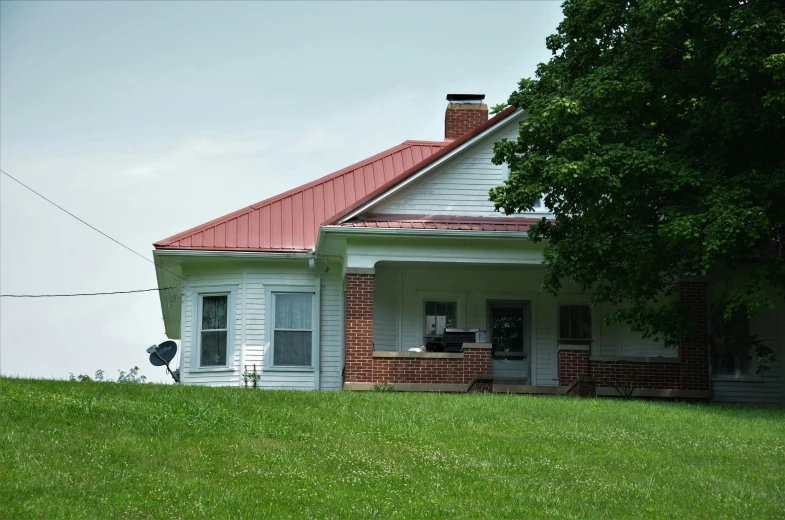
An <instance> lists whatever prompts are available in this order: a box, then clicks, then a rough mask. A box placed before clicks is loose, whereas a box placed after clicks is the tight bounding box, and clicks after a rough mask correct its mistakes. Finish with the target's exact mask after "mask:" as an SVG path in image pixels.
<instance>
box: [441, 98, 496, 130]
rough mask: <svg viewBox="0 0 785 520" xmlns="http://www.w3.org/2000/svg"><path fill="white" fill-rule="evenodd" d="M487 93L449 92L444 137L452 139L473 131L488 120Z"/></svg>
mask: <svg viewBox="0 0 785 520" xmlns="http://www.w3.org/2000/svg"><path fill="white" fill-rule="evenodd" d="M483 99H485V94H447V101H449V104H448V105H447V112H445V114H444V139H445V140H448V139H449V140H452V139H458V138H459V137H462V136H463V135H464V134H466V133H467V132H471V131H472V130H474V129H475V128H477V127H478V126H480V125H481V124H483V123H484V122H486V121H487V120H488V105H486V104H485V103H483V102H482V101H483Z"/></svg>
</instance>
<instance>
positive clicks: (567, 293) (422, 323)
mask: <svg viewBox="0 0 785 520" xmlns="http://www.w3.org/2000/svg"><path fill="white" fill-rule="evenodd" d="M542 275H543V267H542V266H541V265H536V264H518V265H514V264H511V263H469V262H465V263H459V262H443V261H435V262H422V261H416V262H412V261H395V260H382V261H379V262H376V263H375V264H374V267H373V268H367V267H364V268H351V267H349V268H347V271H346V352H345V356H346V359H345V370H344V388H345V389H347V390H372V389H373V388H374V385H377V384H379V383H387V384H389V385H392V386H393V388H394V389H395V390H399V391H440V392H473V391H494V392H503V393H533V394H567V395H608V396H613V395H621V392H623V391H624V390H623V389H624V388H627V387H630V386H632V387H634V388H633V390H632V391H633V395H637V396H642V397H654V398H681V399H705V398H708V397H709V392H708V367H707V365H706V363H705V361H704V360H702V359H700V357H701V356H702V355H705V353H706V350H705V348H704V346H700V347H698V350H697V351H696V350H695V349H694V348H693V349H691V348H689V346H685V347H687V348H684V347H683V348H681V349H667V348H665V347H663V346H662V344H660V343H657V342H655V341H653V340H651V339H644V338H641V337H640V335H639V334H636V333H633V332H632V331H630V330H629V329H628V328H626V327H624V326H620V325H618V324H615V325H611V326H605V325H603V323H602V315H603V314H604V313H605V312H606V311H607V310H608V309H604V308H593V307H590V306H589V305H588V301H589V296H588V295H586V294H581V293H580V291H578V290H577V289H576V288H570V287H565V290H564V291H563V292H562V293H560V294H559V295H558V296H552V295H549V294H546V293H544V292H541V291H540V290H539V289H540V283H541V280H542ZM700 286H705V284H700V283H698V287H697V289H698V292H700ZM685 287H691V290H692V291H693V292H691V293H690V294H689V295H686V296H689V297H692V298H693V299H694V298H695V295H694V294H693V293H694V290H695V289H696V286H688V285H685ZM698 296H700V295H698ZM697 305H698V306H700V305H701V303H700V302H698V303H697ZM453 329H459V330H460V332H461V333H463V334H464V335H465V336H466V335H467V333H468V335H469V336H471V335H474V337H473V338H471V339H468V337H467V340H466V341H464V342H462V343H461V346H460V348H459V349H455V348H447V349H446V348H444V342H443V338H444V337H445V336H446V335H447V334H446V333H449V332H450V331H451V330H453ZM440 343H441V345H440ZM701 352H702V353H703V354H702V353H701ZM696 356H697V358H696ZM702 371H705V372H706V373H705V377H704V374H702ZM704 379H705V381H704Z"/></svg>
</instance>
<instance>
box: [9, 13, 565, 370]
mask: <svg viewBox="0 0 785 520" xmlns="http://www.w3.org/2000/svg"><path fill="white" fill-rule="evenodd" d="M560 20H561V10H560V6H559V3H558V2H546V1H543V2H500V3H494V2H482V3H472V2H455V3H450V2H436V3H424V2H417V3H407V2H390V3H382V2H367V3H361V2H347V3H329V2H318V3H307V2H289V3H272V2H234V3H228V2H221V3H212V2H206V1H198V2H196V1H194V2H186V1H181V2H168V3H156V2H119V1H115V2H94V1H88V2H67V1H53V2H32V1H23V2H7V1H2V2H0V167H2V169H3V170H5V171H6V172H8V173H10V174H11V175H13V176H15V177H17V178H19V179H20V180H22V181H23V182H25V183H27V184H28V185H29V186H31V187H33V188H34V189H36V190H38V191H40V192H41V193H43V194H44V195H46V196H47V197H49V198H50V199H52V200H53V201H55V202H57V203H58V204H60V205H62V206H64V207H65V208H67V209H69V210H70V211H71V212H73V213H75V214H76V215H78V216H79V217H81V218H83V219H84V220H86V221H87V222H90V223H91V224H93V225H95V226H96V227H98V228H99V229H101V230H102V231H104V232H106V233H108V234H109V235H111V236H113V237H115V238H117V239H118V240H120V241H121V242H123V243H125V244H127V245H128V246H129V247H131V248H133V249H135V250H137V251H139V252H141V253H143V254H144V255H146V256H148V257H150V258H151V257H152V253H151V251H152V243H153V242H154V241H156V240H159V239H162V238H165V237H168V236H170V235H173V234H175V233H177V232H180V231H183V230H185V229H187V228H190V227H192V226H195V225H198V224H201V223H203V222H206V221H208V220H211V219H213V218H215V217H218V216H221V215H223V214H226V213H229V212H231V211H234V210H236V209H239V208H241V207H244V206H247V205H249V204H253V203H255V202H258V201H260V200H262V199H265V198H267V197H270V196H272V195H275V194H277V193H280V192H282V191H284V190H287V189H289V188H293V187H295V186H297V185H300V184H303V183H305V182H308V181H310V180H313V179H316V178H317V177H321V176H323V175H326V174H328V173H331V172H333V171H335V170H338V169H340V168H342V167H344V166H347V165H349V164H351V163H353V162H356V161H359V160H361V159H363V158H365V157H368V156H370V155H373V154H375V153H378V152H380V151H382V150H384V149H386V148H389V147H391V146H394V145H396V144H399V143H400V142H402V141H404V140H406V139H433V140H440V139H442V138H443V137H444V110H445V108H446V101H445V95H446V94H447V93H448V92H453V93H484V94H486V95H487V98H486V101H487V102H488V103H489V104H495V103H498V102H502V101H506V99H507V97H508V95H509V94H510V92H511V91H513V90H514V89H515V86H516V83H517V81H518V80H519V79H520V78H522V77H528V76H533V74H534V71H535V68H536V65H537V63H539V62H542V61H547V59H548V57H549V53H548V51H547V49H546V48H545V38H546V36H548V35H549V34H551V33H553V32H554V31H555V28H556V25H557V24H558V23H559V21H560ZM0 177H2V179H1V180H0V292H2V294H20V293H22V294H36V293H72V292H101V291H123V290H132V289H146V288H152V287H155V286H156V280H155V271H154V268H153V266H152V265H151V264H150V263H147V262H145V261H144V260H142V259H141V258H139V257H137V256H134V255H133V254H132V253H130V252H128V251H126V250H125V249H123V248H121V247H120V246H118V245H116V244H114V243H112V242H110V241H109V240H107V239H106V238H104V237H102V236H101V235H99V234H98V233H96V232H94V231H92V230H90V229H89V228H87V227H86V226H84V225H82V224H80V223H79V222H77V221H76V220H74V219H72V218H70V217H68V216H67V215H65V214H64V213H62V212H60V211H59V210H57V209H56V208H54V207H52V206H50V205H49V204H47V203H46V202H44V201H43V200H41V199H39V198H38V197H36V196H35V195H33V194H32V193H30V192H28V191H26V190H25V189H24V188H22V187H20V186H18V185H17V184H15V183H14V182H13V181H11V180H9V179H7V178H5V176H2V175H0ZM165 339H166V337H165V334H164V328H163V321H162V318H161V309H160V305H159V303H158V297H157V295H156V294H154V293H142V294H134V295H117V296H94V297H81V298H50V299H27V300H25V299H11V298H2V299H1V300H0V372H2V374H4V375H20V376H34V377H55V378H64V377H68V374H69V372H73V373H75V374H78V373H87V374H91V375H92V374H93V373H94V372H95V371H96V370H97V369H99V368H101V369H103V370H105V371H106V372H107V375H108V376H110V377H112V378H115V377H116V376H117V371H118V370H128V369H129V368H131V367H133V366H134V365H138V366H139V367H140V368H141V369H142V373H143V374H145V375H147V376H148V377H150V379H152V380H156V381H166V380H167V379H166V376H165V374H164V373H163V370H162V369H159V368H154V367H151V366H150V365H149V363H148V361H147V355H146V354H145V349H146V348H147V347H148V346H149V345H151V344H153V343H158V342H161V341H163V340H165Z"/></svg>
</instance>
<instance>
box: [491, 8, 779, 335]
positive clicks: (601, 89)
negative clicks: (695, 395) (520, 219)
mask: <svg viewBox="0 0 785 520" xmlns="http://www.w3.org/2000/svg"><path fill="white" fill-rule="evenodd" d="M784 6H785V2H781V1H780V2H777V1H772V0H768V1H766V0H748V1H738V0H737V1H732V0H717V1H711V2H709V1H705V0H637V1H635V0H632V1H627V2H620V1H616V0H567V1H566V2H565V3H564V4H563V9H564V15H565V18H564V20H563V21H562V23H561V24H560V25H559V27H558V32H557V33H556V34H554V35H551V36H550V37H548V39H547V46H548V48H549V49H550V50H551V51H552V58H551V59H550V61H549V62H548V63H545V64H540V66H539V67H538V69H537V73H536V78H535V79H523V80H521V81H520V83H519V88H518V90H517V91H516V92H514V93H513V94H512V95H511V96H510V99H509V104H511V105H514V106H517V107H520V108H523V109H525V110H526V112H527V116H526V117H525V119H524V120H523V122H522V124H521V127H520V133H519V137H518V139H517V141H512V140H510V141H502V142H500V143H497V145H496V155H495V159H494V161H495V162H496V163H497V164H500V163H502V162H507V163H509V164H510V168H511V174H510V177H509V181H508V182H507V183H506V184H505V185H504V186H502V187H499V188H496V189H493V190H491V199H492V200H493V201H494V203H495V204H496V207H497V209H502V210H504V211H505V212H506V213H508V214H509V213H515V212H519V211H528V210H531V209H532V207H533V203H534V201H535V199H537V198H539V197H540V196H541V194H545V199H544V202H545V205H546V206H547V207H548V208H549V209H550V211H551V212H552V213H553V215H554V216H555V219H554V221H548V220H542V221H541V222H539V223H538V224H536V225H535V226H534V227H533V228H532V230H531V233H530V236H531V238H532V239H533V240H535V241H541V240H544V241H547V246H546V249H545V264H546V276H545V279H544V286H545V288H546V289H548V290H550V291H551V292H556V291H557V290H558V289H559V288H560V287H561V283H562V280H564V279H569V280H573V281H575V282H576V283H578V284H579V285H580V287H581V288H582V289H584V290H589V289H590V290H591V291H592V298H593V302H594V303H599V302H611V303H613V304H623V305H621V307H619V310H617V311H615V312H614V313H613V314H612V315H610V316H606V320H622V321H626V322H628V323H630V324H631V325H632V327H633V328H634V329H635V330H638V331H641V332H643V333H644V335H647V336H651V335H654V336H657V337H661V338H663V339H664V340H665V342H666V344H669V345H673V344H675V343H676V342H678V341H680V340H682V339H684V338H685V336H686V335H688V334H689V330H690V329H689V325H688V324H689V319H688V314H687V313H686V310H685V309H684V308H682V307H681V306H680V303H679V302H678V301H677V300H676V299H675V298H673V296H674V295H675V290H676V285H677V284H676V282H677V281H678V280H679V278H680V277H682V276H684V275H685V274H697V273H708V274H709V275H710V276H722V277H730V276H732V275H733V273H738V272H739V271H740V270H745V271H748V272H749V277H747V278H745V281H744V282H743V283H742V284H738V283H735V284H733V285H732V286H729V287H732V289H728V290H727V291H726V292H725V294H724V295H723V296H722V297H720V298H718V301H715V302H714V304H713V308H715V309H717V314H718V315H719V316H720V317H721V321H722V322H723V323H725V324H726V328H727V330H729V331H730V330H734V327H733V325H732V324H731V322H733V320H734V319H736V318H737V317H741V318H740V319H743V318H745V317H746V316H750V317H751V316H752V315H754V314H755V313H756V312H757V311H758V310H760V309H761V308H763V307H770V306H772V305H773V303H774V302H773V297H776V294H777V293H778V294H780V295H782V293H783V290H784V289H785V261H784V260H783V243H782V242H783V235H785V7H784ZM767 287H768V288H769V289H767ZM772 287H773V288H775V294H774V295H773V294H772V292H771V290H770V288H772ZM736 328H738V327H736Z"/></svg>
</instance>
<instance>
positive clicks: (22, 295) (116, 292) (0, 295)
mask: <svg viewBox="0 0 785 520" xmlns="http://www.w3.org/2000/svg"><path fill="white" fill-rule="evenodd" d="M169 289H176V287H163V288H160V289H158V288H156V289H137V290H135V291H112V292H94V293H72V294H0V298H61V297H66V296H104V295H107V294H131V293H143V292H152V291H168V290H169Z"/></svg>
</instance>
